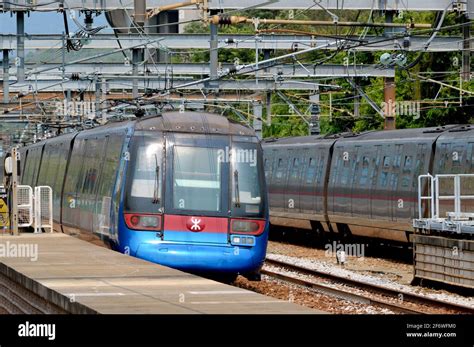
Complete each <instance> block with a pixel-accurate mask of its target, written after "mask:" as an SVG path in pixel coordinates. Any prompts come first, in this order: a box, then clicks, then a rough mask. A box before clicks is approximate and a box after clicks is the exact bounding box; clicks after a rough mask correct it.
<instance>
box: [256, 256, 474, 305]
mask: <svg viewBox="0 0 474 347" xmlns="http://www.w3.org/2000/svg"><path fill="white" fill-rule="evenodd" d="M265 264H267V265H271V266H274V267H279V268H283V269H287V270H290V271H293V272H296V273H299V274H303V275H307V276H311V277H314V279H318V278H325V279H328V280H331V281H332V282H336V283H339V284H344V285H346V286H350V287H353V288H356V289H361V290H363V291H364V292H366V293H365V294H360V293H355V292H351V291H348V290H347V288H346V289H342V288H335V287H333V286H330V285H327V284H323V283H317V282H315V281H314V280H309V279H302V278H298V277H295V276H291V275H289V274H287V273H282V272H277V271H273V270H268V269H265V268H264V269H262V274H265V275H267V276H270V277H273V278H277V279H280V280H283V281H286V282H289V283H293V284H297V285H301V286H303V287H306V288H311V289H314V290H317V291H319V292H323V293H324V294H328V295H331V296H336V297H340V298H343V299H346V300H350V301H355V302H359V303H364V304H369V305H374V306H379V307H383V308H387V309H390V310H392V311H394V312H398V313H404V314H427V313H428V312H427V311H426V310H423V309H419V308H414V307H407V306H406V303H413V304H417V305H426V306H428V307H436V308H442V309H445V310H450V311H455V312H457V313H467V314H473V313H474V308H473V307H468V306H464V305H460V304H456V303H451V302H447V301H440V300H438V299H433V298H429V297H425V296H421V295H418V294H414V293H410V292H406V291H399V290H395V289H392V288H388V287H384V286H380V285H376V284H371V283H367V282H362V281H359V280H355V279H351V278H347V277H342V276H338V275H334V274H329V273H326V272H321V271H318V270H314V269H308V268H305V267H301V266H298V265H294V264H290V263H286V262H283V261H279V260H275V259H266V261H265ZM373 294H378V295H381V296H383V297H384V298H383V299H381V298H378V297H374V296H373Z"/></svg>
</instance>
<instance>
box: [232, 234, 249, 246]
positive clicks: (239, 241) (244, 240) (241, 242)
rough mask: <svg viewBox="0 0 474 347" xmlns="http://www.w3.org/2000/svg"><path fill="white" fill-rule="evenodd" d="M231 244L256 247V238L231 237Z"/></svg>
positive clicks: (244, 236)
mask: <svg viewBox="0 0 474 347" xmlns="http://www.w3.org/2000/svg"><path fill="white" fill-rule="evenodd" d="M230 243H231V244H232V245H234V246H249V247H251V246H255V237H254V236H246V235H231V237H230Z"/></svg>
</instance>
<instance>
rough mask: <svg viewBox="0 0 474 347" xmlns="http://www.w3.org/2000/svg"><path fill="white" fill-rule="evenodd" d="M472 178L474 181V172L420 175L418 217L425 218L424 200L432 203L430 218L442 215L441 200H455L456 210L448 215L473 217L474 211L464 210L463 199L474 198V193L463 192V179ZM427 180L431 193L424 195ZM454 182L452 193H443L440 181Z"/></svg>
mask: <svg viewBox="0 0 474 347" xmlns="http://www.w3.org/2000/svg"><path fill="white" fill-rule="evenodd" d="M466 178H467V179H472V180H473V182H474V174H439V175H435V176H432V175H430V174H427V175H420V176H418V217H419V219H422V218H423V201H429V203H430V216H428V218H430V219H439V218H442V217H441V209H440V201H441V200H443V201H453V203H454V211H450V212H447V217H449V218H454V219H460V218H473V217H474V211H473V212H472V213H470V212H462V210H463V201H465V200H474V195H470V194H463V189H462V188H463V187H462V184H461V183H462V182H461V181H462V179H466ZM426 180H427V185H428V192H429V195H423V190H424V189H426V188H425V186H424V185H423V183H424V181H426ZM449 180H451V181H452V182H451V183H452V187H453V190H452V194H448V195H446V194H441V192H440V191H441V189H440V183H442V182H445V181H449Z"/></svg>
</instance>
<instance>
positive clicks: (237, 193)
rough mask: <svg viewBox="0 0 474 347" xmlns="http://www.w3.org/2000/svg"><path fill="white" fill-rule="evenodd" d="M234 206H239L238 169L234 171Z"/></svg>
mask: <svg viewBox="0 0 474 347" xmlns="http://www.w3.org/2000/svg"><path fill="white" fill-rule="evenodd" d="M234 189H235V207H240V190H239V171H237V170H235V171H234Z"/></svg>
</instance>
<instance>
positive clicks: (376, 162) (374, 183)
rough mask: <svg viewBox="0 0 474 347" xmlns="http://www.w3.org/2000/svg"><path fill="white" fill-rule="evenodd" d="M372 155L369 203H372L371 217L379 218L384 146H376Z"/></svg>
mask: <svg viewBox="0 0 474 347" xmlns="http://www.w3.org/2000/svg"><path fill="white" fill-rule="evenodd" d="M371 155H372V159H371V160H372V166H371V169H370V181H369V185H370V187H369V203H370V207H369V208H370V217H371V218H377V212H376V211H375V209H376V208H377V206H378V205H377V199H376V198H377V195H378V179H379V172H380V169H381V165H380V163H381V156H382V146H381V145H377V146H375V150H373V151H372V152H371Z"/></svg>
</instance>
